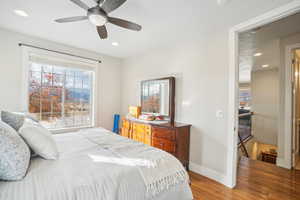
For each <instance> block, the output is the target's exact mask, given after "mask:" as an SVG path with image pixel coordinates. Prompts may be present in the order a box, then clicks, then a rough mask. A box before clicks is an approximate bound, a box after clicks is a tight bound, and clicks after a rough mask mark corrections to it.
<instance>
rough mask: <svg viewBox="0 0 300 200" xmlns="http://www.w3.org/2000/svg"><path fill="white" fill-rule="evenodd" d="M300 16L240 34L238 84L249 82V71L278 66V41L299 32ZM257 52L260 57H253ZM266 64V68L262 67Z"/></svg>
mask: <svg viewBox="0 0 300 200" xmlns="http://www.w3.org/2000/svg"><path fill="white" fill-rule="evenodd" d="M299 22H300V14H296V15H293V16H290V17H287V18H284V19H282V20H279V21H276V22H274V23H271V24H268V25H266V26H263V27H260V28H259V29H257V30H255V31H253V30H251V31H247V32H244V33H242V34H240V38H239V40H240V47H239V54H240V82H241V83H246V82H250V80H251V71H257V70H270V69H274V68H278V67H279V66H280V39H281V38H284V37H287V36H290V35H293V34H296V33H299V32H300V26H299ZM257 52H260V53H262V54H263V55H262V56H259V57H254V56H253V55H254V54H255V53H257ZM265 64H268V65H269V67H268V68H263V67H262V65H265Z"/></svg>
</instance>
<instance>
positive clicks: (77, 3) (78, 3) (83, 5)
mask: <svg viewBox="0 0 300 200" xmlns="http://www.w3.org/2000/svg"><path fill="white" fill-rule="evenodd" d="M70 1H72V2H73V3H75V4H76V5H77V6H79V7H81V8H83V9H84V10H88V9H89V7H88V6H87V5H86V4H85V3H83V2H82V1H80V0H70Z"/></svg>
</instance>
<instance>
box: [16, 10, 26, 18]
mask: <svg viewBox="0 0 300 200" xmlns="http://www.w3.org/2000/svg"><path fill="white" fill-rule="evenodd" d="M14 12H15V14H16V15H19V16H21V17H28V16H29V15H28V14H27V13H26V12H25V11H24V10H14Z"/></svg>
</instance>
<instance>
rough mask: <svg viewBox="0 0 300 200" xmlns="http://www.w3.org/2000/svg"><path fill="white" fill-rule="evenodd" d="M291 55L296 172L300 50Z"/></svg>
mask: <svg viewBox="0 0 300 200" xmlns="http://www.w3.org/2000/svg"><path fill="white" fill-rule="evenodd" d="M299 47H300V44H299ZM291 53H292V56H291V57H292V75H293V76H292V77H293V79H292V83H293V94H292V95H293V109H292V110H293V120H292V127H293V130H292V131H293V145H292V167H293V168H294V169H295V170H300V148H299V147H300V48H299V49H293V50H292V52H291Z"/></svg>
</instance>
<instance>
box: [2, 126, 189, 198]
mask: <svg viewBox="0 0 300 200" xmlns="http://www.w3.org/2000/svg"><path fill="white" fill-rule="evenodd" d="M90 130H91V131H90V132H89V131H85V132H84V134H83V133H68V134H62V135H56V136H55V139H56V141H57V144H58V148H59V152H60V158H59V160H56V161H51V160H43V159H41V158H34V159H32V162H31V164H30V167H29V170H28V173H27V175H26V177H25V178H24V179H23V180H22V181H19V182H0V200H150V199H157V200H191V199H193V197H192V193H191V190H190V187H189V185H188V184H187V183H186V182H183V183H178V184H176V185H173V186H172V187H169V188H167V189H164V190H163V191H161V192H160V193H159V194H157V195H155V196H154V197H153V196H152V197H149V196H147V195H146V194H147V188H146V185H145V177H143V174H141V171H140V169H139V167H138V166H137V165H135V164H132V163H133V162H131V160H130V159H129V160H126V159H124V158H122V159H120V157H118V156H116V154H115V152H112V151H110V150H109V149H108V148H105V146H103V145H101V144H99V143H97V142H95V139H97V135H95V134H101V133H103V134H102V135H101V136H102V137H103V135H108V133H109V135H110V136H111V134H113V133H111V132H109V131H107V130H105V129H101V128H99V129H90ZM93 130H94V131H93ZM95 130H96V131H95ZM87 136H88V137H87ZM114 137H116V139H117V140H118V141H120V139H121V140H124V142H125V143H126V142H128V141H129V140H128V139H126V138H121V137H120V136H118V135H114ZM90 138H94V139H92V140H91V139H90ZM130 142H131V141H130ZM132 142H134V141H132ZM149 148H150V147H149ZM123 151H126V150H124V149H123ZM125 154H126V152H125ZM170 156H171V155H170ZM157 174H159V171H157ZM157 174H156V173H153V177H155V176H156V175H157Z"/></svg>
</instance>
